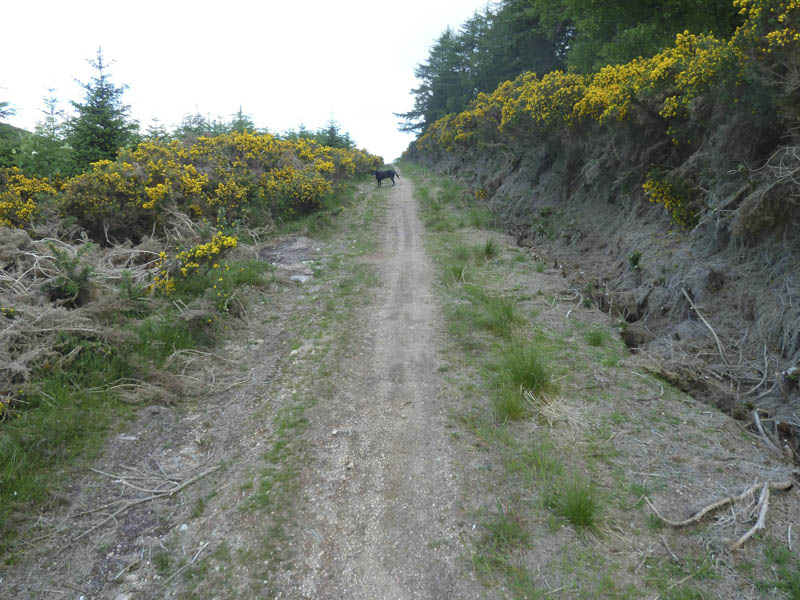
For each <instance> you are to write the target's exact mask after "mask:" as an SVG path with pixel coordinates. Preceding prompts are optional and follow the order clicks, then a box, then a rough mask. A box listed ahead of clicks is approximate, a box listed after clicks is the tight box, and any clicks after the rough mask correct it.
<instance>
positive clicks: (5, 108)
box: [0, 101, 17, 119]
mask: <svg viewBox="0 0 800 600" xmlns="http://www.w3.org/2000/svg"><path fill="white" fill-rule="evenodd" d="M16 112H17V111H16V110H14V107H13V106H11V104H9V103H8V102H5V101H3V102H0V119H7V118H8V117H13V116H14V115H15V114H16Z"/></svg>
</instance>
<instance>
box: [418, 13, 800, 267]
mask: <svg viewBox="0 0 800 600" xmlns="http://www.w3.org/2000/svg"><path fill="white" fill-rule="evenodd" d="M497 11H498V12H499V13H503V12H509V11H510V13H511V14H516V15H517V17H518V18H519V19H525V18H528V19H532V22H533V23H535V26H534V27H531V28H530V29H529V30H528V36H529V40H532V39H533V38H536V37H537V36H541V35H543V36H544V38H545V39H546V40H547V42H548V43H549V44H550V46H549V49H548V50H547V51H546V52H539V54H538V56H539V57H540V58H543V59H544V58H545V57H547V56H553V55H555V56H556V57H558V59H559V62H560V64H558V63H551V67H550V68H540V67H538V66H536V65H535V64H533V61H530V62H529V63H528V64H524V65H519V66H520V68H519V70H517V71H516V72H514V73H510V74H508V75H506V76H505V77H504V78H502V79H499V80H497V81H496V82H493V83H492V84H491V85H488V86H485V87H484V86H482V85H480V84H478V83H477V81H488V80H487V79H486V78H485V77H482V76H480V75H479V73H480V71H481V69H483V68H489V67H487V65H491V64H492V62H491V61H490V60H488V59H486V57H484V56H482V55H481V52H482V51H483V50H484V46H483V45H482V44H485V43H488V41H487V40H489V39H490V38H491V36H492V35H493V33H492V31H493V29H494V28H495V27H498V28H500V29H502V27H503V25H501V23H502V20H498V21H497V23H495V20H494V19H493V16H492V15H493V13H492V11H491V10H490V9H487V11H486V12H485V14H484V15H476V16H475V18H474V19H473V21H470V22H469V24H468V25H465V27H464V30H463V32H461V33H460V34H454V33H452V32H448V33H447V34H446V35H443V36H442V38H441V39H440V40H438V42H437V44H435V45H434V47H433V48H432V50H431V53H432V56H431V60H430V64H428V65H423V66H421V67H420V73H419V76H420V78H421V79H422V81H423V85H421V86H420V87H419V88H418V89H416V90H414V93H415V94H417V106H415V110H414V111H411V112H410V113H408V114H406V115H404V116H405V117H406V118H407V119H408V123H407V128H409V129H412V130H414V131H418V132H419V133H420V137H419V138H418V139H417V141H416V142H415V143H413V144H412V145H411V146H410V147H409V149H408V150H407V154H406V156H407V157H408V158H409V159H412V160H420V161H425V162H427V163H428V164H436V163H437V162H438V161H441V160H443V159H445V158H446V157H447V159H448V161H449V162H448V164H452V163H453V160H457V161H463V162H464V163H466V164H469V163H471V162H472V161H473V158H474V157H475V156H476V155H477V154H481V153H483V152H484V150H485V149H487V148H491V149H492V152H491V155H492V156H498V153H499V152H500V153H501V154H502V155H503V156H505V157H506V160H507V161H508V164H513V165H517V164H519V162H520V160H521V158H522V155H524V154H525V150H524V149H526V148H531V147H536V148H543V149H546V150H543V151H542V156H546V157H547V159H546V160H544V161H543V162H542V165H541V167H536V168H534V171H536V169H541V168H543V169H551V168H552V169H555V171H554V174H555V172H557V173H558V177H559V179H560V180H561V181H563V182H564V183H563V185H562V186H561V187H560V188H559V189H558V190H556V189H555V188H553V187H552V186H551V187H549V188H548V189H547V195H548V196H549V197H553V198H559V197H563V198H568V197H570V196H571V195H572V192H571V190H573V189H575V187H574V182H575V181H577V180H579V179H581V178H583V177H585V176H586V173H585V171H586V169H584V170H582V171H581V170H574V167H575V166H576V165H577V164H582V165H589V164H593V163H594V162H595V161H597V162H598V163H599V164H604V165H606V167H605V169H606V170H612V171H614V170H617V171H618V172H619V174H620V175H621V174H622V173H624V174H625V175H624V177H620V178H619V179H618V180H617V181H616V182H615V183H614V185H613V186H612V187H609V188H608V190H607V193H608V194H609V195H610V196H617V195H619V194H632V195H634V197H636V198H639V199H642V200H645V201H649V202H652V203H655V204H658V205H660V206H663V207H664V209H665V212H666V213H667V214H669V215H670V216H671V218H672V221H673V222H674V223H675V224H676V225H677V226H678V228H680V229H683V230H686V231H691V230H693V229H695V228H696V227H697V226H698V225H699V224H701V223H703V222H704V220H712V219H714V218H717V217H716V216H717V215H719V214H720V213H719V211H721V210H723V208H722V207H723V206H724V214H725V222H726V225H727V226H729V227H730V230H731V232H732V233H733V234H734V236H735V237H739V238H742V239H745V240H751V239H754V238H755V239H757V238H758V237H759V236H761V235H763V234H764V233H765V231H768V230H771V229H775V228H777V229H780V227H779V224H780V223H783V222H786V219H787V218H788V214H789V213H790V212H791V211H792V210H793V209H792V207H791V206H787V205H786V203H782V202H780V201H779V200H777V198H778V197H786V196H787V195H792V194H794V193H796V190H795V188H794V187H793V186H794V183H792V182H791V181H788V180H787V178H785V177H782V176H781V175H780V167H778V164H780V163H781V161H784V162H785V161H786V160H789V159H788V157H789V156H790V155H792V149H793V148H794V147H795V146H796V139H795V138H796V132H797V131H798V120H797V116H796V114H795V113H794V112H793V111H788V110H783V108H782V107H786V106H790V105H792V103H793V102H794V84H792V83H790V79H791V78H789V77H787V76H786V75H785V74H786V73H789V72H795V71H796V70H797V69H798V64H800V62H799V61H798V56H800V52H798V47H800V6H798V5H797V4H796V3H793V2H785V1H784V0H715V1H714V2H711V3H703V4H702V6H701V5H700V4H698V3H696V2H690V1H689V0H676V1H675V2H671V3H670V6H669V8H666V7H665V6H662V5H660V4H659V5H644V4H642V3H635V2H621V3H615V4H613V5H611V4H608V3H604V4H602V5H599V4H597V3H591V2H586V1H585V0H561V1H560V2H556V3H551V2H540V1H538V0H536V1H533V2H512V1H508V2H503V3H501V4H500V6H499V7H498V9H497ZM473 23H476V24H477V23H481V24H482V26H480V27H479V26H477V25H475V26H474V27H473ZM473 29H474V32H473ZM506 36H508V33H506ZM487 51H488V50H487ZM488 52H490V54H491V51H488ZM423 67H424V68H423ZM493 68H494V69H495V71H493V73H495V74H496V73H499V72H500V70H499V67H496V66H495V67H493ZM453 73H458V75H457V76H454V75H453ZM744 123H752V124H754V125H755V126H754V128H753V133H752V134H751V135H746V136H745V135H744V134H743V133H742V131H743V129H742V127H743V124H744ZM645 132H646V134H645ZM577 139H580V140H583V143H582V145H578V144H577V143H575V140H577ZM612 140H613V141H612ZM623 140H624V141H623ZM609 145H612V146H613V147H614V148H615V151H614V153H613V154H614V157H613V159H611V160H610V162H609V161H607V158H608V157H607V156H606V154H605V153H606V151H607V149H608V148H609ZM579 146H580V147H579ZM575 156H582V157H583V158H582V159H581V161H578V162H575V161H574V157H575ZM645 156H646V157H647V158H646V159H645V158H642V157H645ZM531 158H534V157H533V156H531ZM792 160H793V159H792ZM749 165H757V166H759V167H762V166H763V167H765V168H761V169H759V170H757V171H751V169H750V168H748V166H749ZM473 180H474V179H473ZM538 180H539V181H544V180H548V181H549V179H546V178H542V176H541V174H540V175H539V177H538ZM568 182H571V183H568ZM586 185H589V186H590V185H594V182H592V181H588V180H587V181H586ZM723 188H724V189H725V190H728V189H730V190H733V189H743V190H744V189H747V190H750V191H748V192H746V193H742V194H740V195H739V196H737V197H735V198H734V199H733V200H731V201H723V200H721V198H722V197H725V198H727V197H728V196H729V195H730V193H729V192H727V191H723ZM778 188H779V189H780V190H782V191H780V192H778V191H776V190H777V189H778ZM757 189H758V190H760V191H756V190H757ZM483 193H486V192H485V190H483ZM604 193H606V192H604ZM773 194H774V196H773ZM534 196H536V193H534ZM498 200H500V201H502V199H498ZM518 210H523V207H518ZM503 212H504V213H505V212H506V211H503ZM529 212H531V213H533V211H532V210H531V211H529ZM527 216H529V217H531V219H534V216H535V215H534V214H529V215H527ZM540 233H542V234H545V233H547V234H549V233H550V232H540ZM632 256H633V255H632ZM630 266H631V268H633V269H636V270H638V269H639V268H640V267H639V263H638V258H632V259H631V263H630Z"/></svg>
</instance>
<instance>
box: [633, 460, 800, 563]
mask: <svg viewBox="0 0 800 600" xmlns="http://www.w3.org/2000/svg"><path fill="white" fill-rule="evenodd" d="M793 474H795V475H796V474H797V472H795V473H793ZM794 485H795V481H794V479H792V478H790V479H787V480H786V481H775V482H769V481H765V482H763V483H756V484H753V485H751V486H750V487H748V488H747V489H746V490H745V491H744V492H742V493H741V494H739V495H738V496H728V497H726V498H720V499H719V500H716V501H714V502H712V503H711V504H709V505H708V506H706V507H704V508H702V509H701V510H699V511H698V512H697V513H695V514H694V515H693V516H691V517H689V518H688V519H685V520H683V521H671V520H669V519H667V518H666V517H664V516H663V515H662V514H661V513H659V512H658V510H657V509H656V507H655V506H653V503H652V502H650V499H649V498H648V497H647V496H645V498H644V499H645V502H647V505H648V506H649V507H650V510H652V511H653V514H655V516H656V517H658V518H659V519H660V520H661V521H663V522H664V523H666V524H667V525H669V526H670V527H676V528H677V527H686V526H687V525H692V524H694V523H698V522H699V521H700V520H701V519H702V518H703V517H705V516H706V515H707V514H709V513H711V512H714V511H715V510H718V509H720V508H722V507H723V506H727V505H729V504H734V503H736V502H740V501H742V500H744V499H745V498H748V497H751V496H752V495H753V494H755V493H756V492H757V491H758V490H759V489H760V490H761V493H760V495H759V499H758V502H757V503H756V506H755V510H756V511H757V513H758V520H757V521H756V524H755V525H754V526H753V527H752V528H751V529H750V530H749V531H748V532H747V533H745V534H744V535H743V536H742V537H740V538H739V539H738V540H736V541H735V542H733V543H732V544H731V545H730V549H731V550H737V549H738V548H741V546H742V545H743V544H744V543H745V542H746V541H747V540H748V539H749V538H750V537H752V535H753V534H754V533H755V532H756V531H758V530H760V529H763V528H764V525H765V522H766V517H767V508H768V505H769V492H770V491H785V490H788V489H790V488H792V487H793V486H794Z"/></svg>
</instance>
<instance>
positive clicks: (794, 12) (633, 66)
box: [417, 0, 800, 152]
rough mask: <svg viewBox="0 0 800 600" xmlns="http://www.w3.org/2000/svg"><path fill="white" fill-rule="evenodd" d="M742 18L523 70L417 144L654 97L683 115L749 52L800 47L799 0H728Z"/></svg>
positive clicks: (613, 110)
mask: <svg viewBox="0 0 800 600" xmlns="http://www.w3.org/2000/svg"><path fill="white" fill-rule="evenodd" d="M733 3H734V6H736V7H738V8H739V9H740V13H741V14H742V15H743V16H744V17H745V22H744V24H743V25H741V26H740V27H739V28H738V29H737V30H736V32H735V34H734V35H733V36H732V37H731V38H730V39H729V40H721V39H718V38H716V37H714V36H713V35H711V34H693V33H690V32H688V31H684V32H682V33H679V34H678V35H677V36H676V38H675V43H674V44H673V45H672V46H671V47H669V48H666V49H665V50H663V51H662V52H660V53H658V54H656V55H655V56H652V57H650V58H638V59H635V60H633V61H631V62H629V63H625V64H621V65H609V66H606V67H604V68H603V69H601V70H600V71H599V72H597V73H594V74H590V75H581V74H578V73H565V72H563V71H553V72H551V73H548V74H546V75H544V76H543V77H541V78H540V77H538V76H537V75H536V74H535V73H530V72H529V73H523V74H521V75H520V76H519V77H517V78H516V79H515V80H514V81H506V82H504V83H501V84H500V85H499V86H498V87H497V89H496V90H494V91H493V92H492V93H490V94H485V93H481V94H478V96H477V97H476V99H475V100H474V101H473V102H472V103H471V104H470V106H469V107H468V108H467V110H465V111H463V112H462V113H459V114H455V115H447V116H445V117H443V118H441V119H439V120H438V121H436V122H435V123H433V124H432V125H431V126H430V127H429V128H428V129H427V131H426V133H425V134H424V135H423V136H422V137H421V138H420V139H419V140H418V142H417V144H418V147H419V149H420V150H422V151H427V152H431V151H439V150H441V151H445V152H452V151H454V150H455V149H457V148H458V147H466V146H468V145H469V144H472V143H474V142H475V136H476V135H477V136H479V137H481V138H484V139H486V138H488V137H491V135H493V134H495V135H496V134H497V133H501V134H504V135H512V136H514V135H521V136H531V135H533V136H536V135H537V133H538V132H541V133H547V132H548V131H550V132H551V133H552V128H560V129H562V130H563V129H566V130H569V129H571V128H574V127H577V126H579V125H581V124H591V123H601V124H603V123H610V122H614V121H624V120H626V119H629V118H630V116H631V114H632V111H633V110H634V107H635V106H637V105H638V104H648V105H650V106H653V105H655V107H656V112H657V113H658V114H659V115H660V116H661V117H662V118H664V119H674V118H676V117H681V116H682V114H683V113H684V112H685V111H686V110H687V109H688V108H689V106H690V105H691V102H692V101H693V100H694V99H695V98H698V97H700V96H702V95H703V94H706V93H708V91H709V89H710V88H711V87H712V86H713V85H714V84H715V83H716V82H718V81H720V80H721V79H724V78H733V79H735V80H738V79H739V78H741V76H742V72H743V70H744V68H745V66H746V64H747V61H748V60H752V59H748V57H747V52H748V51H749V50H751V49H753V48H756V49H757V50H758V51H759V52H760V53H761V54H762V55H763V54H764V53H770V52H772V51H783V52H787V51H792V52H795V53H797V52H798V50H800V0H733Z"/></svg>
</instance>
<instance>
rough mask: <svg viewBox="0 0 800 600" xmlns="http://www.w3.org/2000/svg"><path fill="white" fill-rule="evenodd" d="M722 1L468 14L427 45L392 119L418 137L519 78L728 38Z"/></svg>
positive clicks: (733, 13) (731, 8) (564, 0)
mask: <svg viewBox="0 0 800 600" xmlns="http://www.w3.org/2000/svg"><path fill="white" fill-rule="evenodd" d="M741 21H742V18H741V16H740V14H739V11H738V7H737V6H736V5H735V4H734V3H732V2H731V1H730V0H713V2H704V3H698V2H695V1H693V0H672V1H671V2H669V6H664V5H662V4H647V3H642V2H636V1H635V0H630V1H626V2H615V3H596V2H590V1H588V0H557V1H556V2H551V1H549V0H547V1H546V0H502V1H501V2H499V3H497V4H496V5H494V6H491V5H487V7H486V8H485V9H483V10H482V11H480V12H476V13H475V15H473V17H471V18H470V19H468V20H467V21H466V22H465V23H464V24H463V25H462V26H461V27H460V29H459V30H457V31H454V30H453V29H451V28H447V29H446V30H445V31H444V32H442V34H441V35H440V36H439V37H438V38H437V39H436V40H435V41H434V43H433V45H432V47H431V49H430V53H429V56H428V59H427V61H425V62H424V63H422V64H420V65H419V66H418V67H417V69H416V71H415V75H416V77H417V79H419V80H420V85H419V86H418V87H416V88H414V89H413V90H412V91H411V93H412V94H413V95H414V97H415V101H414V108H413V109H412V110H411V111H409V112H407V113H403V114H400V115H398V116H400V117H402V118H403V119H404V122H403V123H402V125H401V129H403V130H406V131H415V132H420V133H424V132H425V131H426V130H427V128H428V127H429V126H430V125H432V124H433V123H434V122H435V121H437V120H438V119H441V118H442V117H445V116H446V115H448V114H452V113H458V112H461V111H463V110H464V109H465V108H467V105H468V104H469V102H470V101H472V100H474V99H475V95H476V93H489V92H491V91H492V90H494V89H495V88H497V87H498V85H500V84H502V83H503V82H505V81H511V80H513V79H514V78H516V77H517V76H518V75H520V74H521V73H525V72H529V73H536V74H538V75H539V76H540V77H541V76H545V75H547V74H548V73H550V72H552V71H556V70H564V71H567V70H569V71H574V72H578V73H589V72H594V71H599V70H600V69H601V68H603V67H605V66H606V65H616V64H621V63H626V62H629V61H632V60H635V59H637V58H640V57H650V56H653V55H655V54H657V53H658V52H660V51H661V50H663V49H664V48H667V47H668V46H669V45H670V44H672V42H673V41H674V40H675V36H676V35H677V34H679V33H683V32H687V33H692V34H705V33H710V32H713V33H714V34H716V35H717V36H729V35H731V34H732V33H733V32H734V30H735V29H736V27H737V26H738V25H740V24H741Z"/></svg>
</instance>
